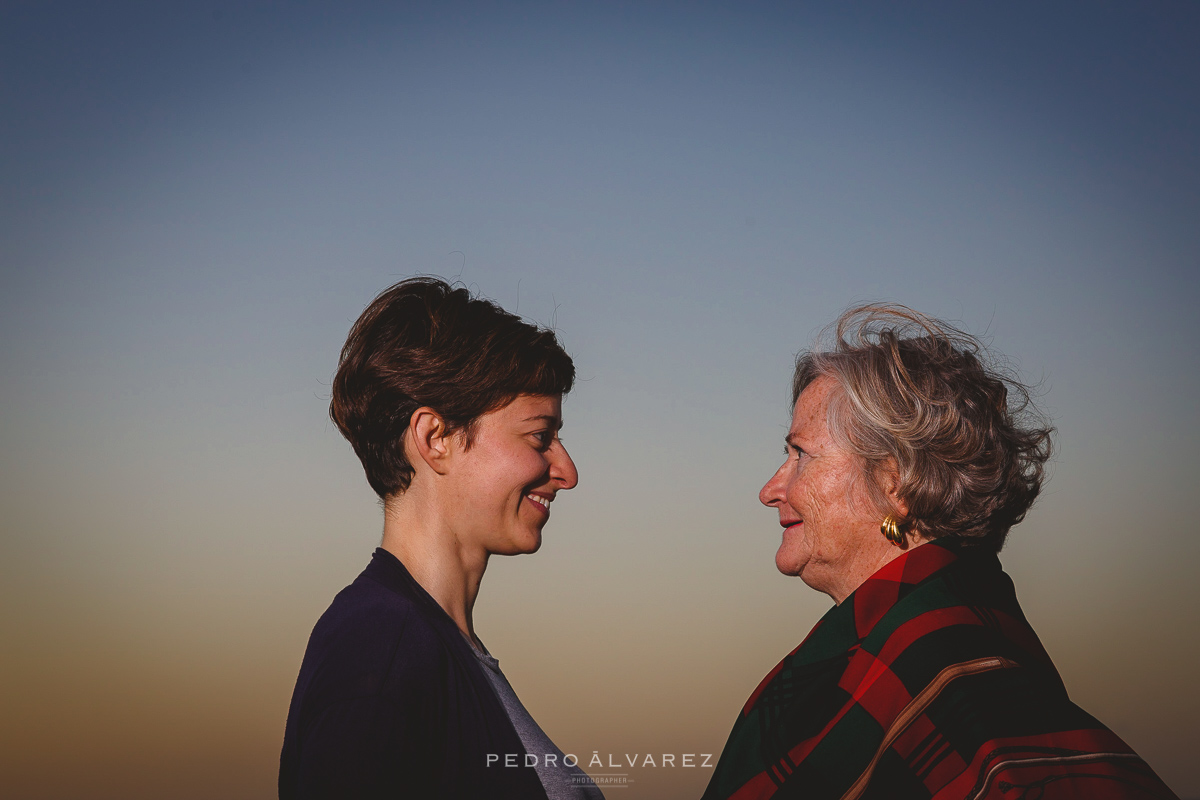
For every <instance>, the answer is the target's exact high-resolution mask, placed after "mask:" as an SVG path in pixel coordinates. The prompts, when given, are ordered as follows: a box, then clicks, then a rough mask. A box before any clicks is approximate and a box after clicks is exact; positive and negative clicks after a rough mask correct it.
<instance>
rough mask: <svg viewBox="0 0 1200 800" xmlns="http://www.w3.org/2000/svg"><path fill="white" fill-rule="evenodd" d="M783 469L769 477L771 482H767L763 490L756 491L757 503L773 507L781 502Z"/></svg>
mask: <svg viewBox="0 0 1200 800" xmlns="http://www.w3.org/2000/svg"><path fill="white" fill-rule="evenodd" d="M783 485H784V480H783V467H780V468H779V469H777V470H775V474H774V475H772V476H771V480H769V481H767V482H766V484H765V485H764V486H763V488H761V489H759V490H758V502H760V503H762V504H763V505H764V506H773V505H775V504H776V503H779V502H782V501H783Z"/></svg>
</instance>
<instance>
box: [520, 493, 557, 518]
mask: <svg viewBox="0 0 1200 800" xmlns="http://www.w3.org/2000/svg"><path fill="white" fill-rule="evenodd" d="M525 499H526V500H532V501H533V502H534V503H535V504H536V505H537V506H538V508H540V509H542V510H543V511H544V512H546V513H547V514H549V513H550V500H551V499H552V498H549V497H543V496H541V495H540V494H527V495H525Z"/></svg>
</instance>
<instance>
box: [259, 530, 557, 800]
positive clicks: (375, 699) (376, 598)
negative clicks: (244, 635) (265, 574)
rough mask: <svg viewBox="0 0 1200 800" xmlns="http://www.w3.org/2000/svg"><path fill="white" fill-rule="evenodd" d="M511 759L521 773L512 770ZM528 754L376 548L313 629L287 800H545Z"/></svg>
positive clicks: (445, 634)
mask: <svg viewBox="0 0 1200 800" xmlns="http://www.w3.org/2000/svg"><path fill="white" fill-rule="evenodd" d="M509 753H515V754H517V758H516V759H510V761H509V763H512V762H513V761H515V762H516V763H517V764H519V765H521V766H517V767H505V766H504V764H505V758H504V756H505V755H506V754H509ZM489 755H494V756H498V757H497V758H492V759H489V758H488V756H489ZM524 755H525V748H524V747H523V746H522V745H521V740H520V739H519V738H518V736H517V732H516V730H515V729H514V728H513V726H512V723H511V722H510V721H509V719H508V715H507V714H506V713H505V711H504V707H503V706H502V705H501V704H500V701H499V700H498V699H497V698H496V694H495V692H494V691H493V689H492V687H491V685H490V684H489V683H488V680H487V677H486V676H485V675H484V674H483V672H482V668H481V667H480V665H479V662H478V660H477V659H476V657H475V655H474V653H472V652H471V646H470V645H469V644H468V643H467V641H466V639H464V638H463V635H462V634H461V633H460V632H459V630H458V627H457V626H456V625H455V624H454V621H453V620H451V619H450V617H449V616H448V615H447V614H446V612H445V611H443V610H442V608H441V606H439V605H438V604H437V602H436V601H434V599H433V598H432V597H430V596H429V594H428V593H427V592H426V591H425V590H424V589H422V588H421V586H420V584H418V583H417V582H416V581H415V580H413V578H412V576H411V575H409V573H408V570H406V569H405V568H404V565H403V564H402V563H400V560H399V559H397V558H396V557H395V556H393V555H392V554H391V553H389V552H387V551H386V550H383V549H382V548H380V549H377V550H376V551H375V555H374V556H373V557H372V559H371V563H370V564H368V565H367V568H366V569H365V570H363V572H362V574H361V575H359V576H358V578H357V579H356V580H355V581H354V583H352V584H350V585H349V586H347V587H346V588H345V589H343V590H342V591H341V592H339V593H338V595H337V597H335V598H334V600H333V603H332V604H331V605H330V606H329V609H328V610H327V611H326V612H325V613H324V614H323V615H322V616H321V619H320V620H318V621H317V625H316V627H315V628H313V632H312V636H311V638H310V639H309V641H308V650H307V651H306V652H305V654H304V663H303V664H302V665H301V667H300V676H299V678H297V679H296V689H295V692H294V693H293V694H292V705H291V708H290V709H289V711H288V719H287V729H286V732H285V733H284V739H283V753H282V755H281V756H280V764H279V797H280V800H317V799H318V798H322V799H323V798H335V797H336V798H384V797H386V798H389V799H390V800H396V799H397V798H413V799H414V800H416V799H417V798H431V799H432V798H437V799H438V800H453V799H456V798H464V800H465V799H466V798H471V799H472V800H475V799H476V798H521V800H528V799H529V798H535V799H538V800H545V798H546V792H545V790H544V789H543V788H542V784H541V781H539V780H538V777H537V773H536V771H535V770H534V769H533V768H532V767H525V766H523V765H524V763H525V758H524ZM489 761H490V762H491V763H490V764H489Z"/></svg>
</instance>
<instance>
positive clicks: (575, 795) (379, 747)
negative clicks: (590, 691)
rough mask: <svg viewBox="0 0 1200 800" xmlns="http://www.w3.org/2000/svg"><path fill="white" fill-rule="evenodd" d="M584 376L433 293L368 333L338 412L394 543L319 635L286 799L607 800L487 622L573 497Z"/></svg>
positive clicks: (527, 330) (489, 307)
mask: <svg viewBox="0 0 1200 800" xmlns="http://www.w3.org/2000/svg"><path fill="white" fill-rule="evenodd" d="M574 376H575V368H574V365H573V364H572V363H571V358H570V356H568V355H567V354H566V353H565V352H564V351H563V349H562V348H561V347H560V346H559V344H558V341H557V339H556V338H555V336H554V333H553V332H551V331H548V330H541V329H539V328H537V327H535V326H533V325H530V324H528V323H526V322H524V321H522V320H521V319H520V318H518V317H516V316H514V315H512V314H509V313H507V312H505V311H504V310H503V309H501V308H499V307H498V306H496V305H495V304H493V303H491V302H488V301H486V300H481V299H478V298H474V297H472V296H471V295H470V293H469V292H468V291H467V290H466V289H465V288H457V289H455V288H453V287H451V286H449V285H448V284H446V283H445V282H443V281H441V280H437V279H433V278H413V279H410V280H406V281H402V282H401V283H398V284H396V285H395V286H393V287H391V288H390V289H388V290H386V291H385V292H383V293H382V294H381V295H379V297H377V298H376V299H375V300H374V302H372V303H371V305H370V306H368V307H367V309H366V311H364V312H363V314H362V316H361V317H360V318H359V320H358V321H357V322H356V323H355V325H354V327H353V328H352V329H351V331H350V335H349V338H348V339H347V341H346V345H345V347H344V348H343V350H342V355H341V361H340V364H339V367H338V372H337V376H336V377H335V379H334V384H333V399H332V402H331V404H330V416H331V417H332V418H333V421H334V422H335V423H336V424H337V426H338V429H339V430H340V431H341V432H342V433H343V434H344V435H345V437H346V438H347V439H348V440H349V441H350V444H351V445H352V446H353V448H354V452H355V453H356V454H357V455H358V457H359V459H360V460H361V461H362V465H363V469H364V470H365V472H366V476H367V481H368V482H369V483H370V484H371V487H372V488H373V489H374V490H375V492H376V493H377V494H378V495H379V497H380V498H381V499H382V501H383V510H384V526H383V541H382V544H381V546H380V547H379V548H378V549H377V550H376V551H375V554H374V556H373V557H372V560H371V563H370V564H369V565H368V566H367V568H366V569H365V570H364V571H363V573H362V574H361V575H359V576H358V578H357V579H356V580H355V581H354V582H353V583H352V584H350V585H349V586H348V587H346V588H345V589H344V590H343V591H342V592H341V593H339V594H338V595H337V597H336V598H334V601H333V603H332V605H330V607H329V609H328V610H327V611H326V612H325V614H324V615H323V616H322V617H321V619H320V620H319V621H318V622H317V625H316V627H315V628H314V629H313V633H312V638H311V639H310V640H309V644H308V650H307V651H306V653H305V655H304V663H303V665H302V666H301V668H300V676H299V678H298V679H297V681H296V689H295V692H294V694H293V696H292V704H291V709H290V710H289V712H288V721H287V730H286V733H285V736H284V743H283V754H282V757H281V762H280V774H279V796H280V798H281V800H293V799H299V798H305V799H306V800H307V799H308V798H333V797H338V798H346V797H353V798H375V797H379V798H383V797H388V798H401V797H403V798H438V799H439V800H445V799H446V798H483V797H487V798H508V797H511V798H522V800H525V798H549V799H550V800H560V799H561V800H568V799H570V800H584V799H585V798H586V799H588V800H593V799H595V798H601V799H602V795H601V793H600V791H599V790H598V789H597V788H596V787H595V786H594V785H593V784H592V783H591V781H590V779H589V778H588V777H587V775H586V774H584V773H583V772H582V770H580V769H579V768H578V766H576V765H574V764H569V763H567V762H568V761H569V759H567V758H566V757H564V755H563V753H562V751H561V750H559V749H558V748H557V747H556V746H555V745H554V743H553V742H551V741H550V739H549V738H548V737H547V736H546V734H545V733H544V732H543V731H542V730H541V728H540V727H539V726H538V724H537V723H536V722H534V720H533V719H532V718H531V717H530V716H529V713H528V712H527V711H526V710H525V708H524V707H523V706H522V705H521V702H520V700H518V699H517V696H516V694H515V693H514V692H513V690H512V687H511V686H510V685H509V683H508V681H507V680H506V679H505V677H504V674H503V673H502V672H501V671H500V667H499V664H498V663H497V661H496V660H495V659H494V658H492V657H491V656H490V655H489V654H488V652H487V649H486V648H485V647H484V646H483V643H482V642H481V641H480V640H479V637H478V636H476V634H475V628H474V625H473V622H472V609H473V608H474V606H475V601H476V598H477V596H478V593H479V584H480V581H481V580H482V579H483V573H484V570H485V569H486V568H487V564H488V559H489V558H490V557H491V556H493V555H517V554H520V553H533V552H536V551H537V549H538V548H539V547H540V546H541V543H542V527H543V526H544V525H545V524H546V521H547V520H548V519H549V517H550V507H551V504H552V503H553V501H554V499H555V497H556V496H557V494H558V493H559V492H560V491H565V490H567V489H571V488H573V487H574V486H575V484H576V482H577V481H578V474H577V472H576V470H575V464H574V463H573V462H572V461H571V457H570V456H569V455H568V454H567V451H566V449H564V448H563V445H562V442H561V441H560V440H559V438H558V431H559V428H560V427H561V426H562V396H563V395H564V394H565V393H566V392H568V391H569V390H570V388H571V384H572V382H573V380H574Z"/></svg>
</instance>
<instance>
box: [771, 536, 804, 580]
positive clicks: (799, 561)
mask: <svg viewBox="0 0 1200 800" xmlns="http://www.w3.org/2000/svg"><path fill="white" fill-rule="evenodd" d="M808 557H809V553H808V552H807V551H805V552H802V553H800V552H796V548H795V547H793V546H789V545H788V543H787V542H784V543H783V544H781V545H780V546H779V549H778V550H777V551H775V569H777V570H779V571H780V572H782V573H783V574H784V575H790V576H792V577H793V578H794V577H797V576H798V575H800V573H801V572H803V571H804V567H805V565H807V564H808Z"/></svg>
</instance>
